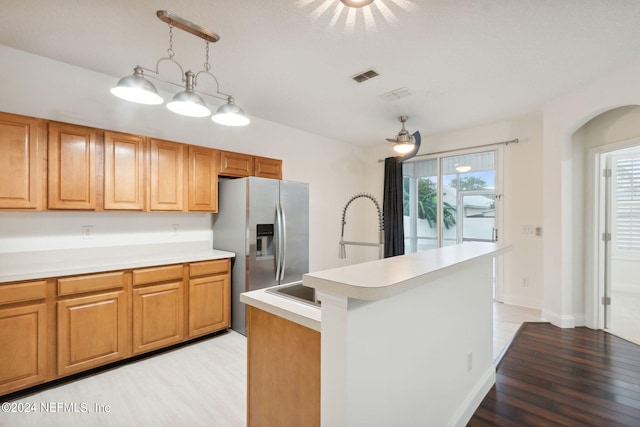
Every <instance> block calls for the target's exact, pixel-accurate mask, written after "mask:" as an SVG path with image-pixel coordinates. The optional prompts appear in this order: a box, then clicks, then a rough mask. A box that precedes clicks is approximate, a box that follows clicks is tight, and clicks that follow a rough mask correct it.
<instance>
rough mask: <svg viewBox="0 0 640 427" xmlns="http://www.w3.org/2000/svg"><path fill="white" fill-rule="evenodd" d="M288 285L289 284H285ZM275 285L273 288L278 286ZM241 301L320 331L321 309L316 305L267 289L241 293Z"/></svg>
mask: <svg viewBox="0 0 640 427" xmlns="http://www.w3.org/2000/svg"><path fill="white" fill-rule="evenodd" d="M283 286H287V285H283ZM276 287H277V286H274V287H273V288H276ZM273 288H270V289H273ZM240 301H241V302H243V303H245V304H247V305H250V306H252V307H255V308H259V309H260V310H264V311H266V312H268V313H271V314H274V315H276V316H279V317H282V318H283V319H287V320H290V321H292V322H294V323H297V324H299V325H302V326H306V327H307V328H310V329H313V330H314V331H318V332H320V324H321V311H320V307H315V306H312V305H309V304H304V303H302V302H297V301H294V300H292V299H290V298H285V297H280V296H277V295H273V294H271V293H269V292H267V291H266V290H265V289H258V290H255V291H250V292H245V293H242V294H240Z"/></svg>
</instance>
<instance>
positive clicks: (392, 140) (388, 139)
mask: <svg viewBox="0 0 640 427" xmlns="http://www.w3.org/2000/svg"><path fill="white" fill-rule="evenodd" d="M387 141H389V142H396V139H395V138H393V139H391V138H387Z"/></svg>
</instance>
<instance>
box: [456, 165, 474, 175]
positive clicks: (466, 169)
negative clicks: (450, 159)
mask: <svg viewBox="0 0 640 427" xmlns="http://www.w3.org/2000/svg"><path fill="white" fill-rule="evenodd" d="M456 170H457V171H458V172H460V173H465V172H469V171H470V170H471V166H456Z"/></svg>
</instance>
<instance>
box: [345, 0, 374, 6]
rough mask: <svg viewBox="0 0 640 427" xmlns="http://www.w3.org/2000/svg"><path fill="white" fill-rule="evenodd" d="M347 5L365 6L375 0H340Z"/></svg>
mask: <svg viewBox="0 0 640 427" xmlns="http://www.w3.org/2000/svg"><path fill="white" fill-rule="evenodd" d="M340 2H342V4H344V5H345V6H347V7H364V6H366V5H368V4H371V3H373V0H340Z"/></svg>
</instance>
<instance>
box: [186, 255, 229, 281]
mask: <svg viewBox="0 0 640 427" xmlns="http://www.w3.org/2000/svg"><path fill="white" fill-rule="evenodd" d="M189 268H190V271H189V275H190V276H191V277H196V276H204V275H207V274H221V273H228V272H229V258H225V259H218V260H215V261H203V262H194V263H192V264H191V265H190V266H189Z"/></svg>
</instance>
